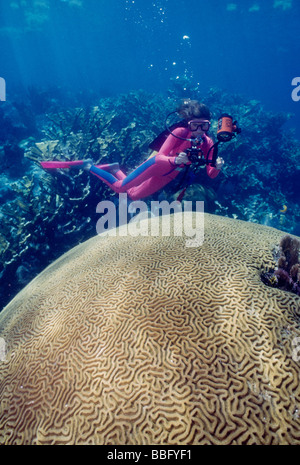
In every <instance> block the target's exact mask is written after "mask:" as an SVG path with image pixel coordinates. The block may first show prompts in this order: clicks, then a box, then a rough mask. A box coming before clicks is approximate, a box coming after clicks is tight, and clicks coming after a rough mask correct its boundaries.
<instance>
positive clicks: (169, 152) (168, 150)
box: [158, 128, 188, 166]
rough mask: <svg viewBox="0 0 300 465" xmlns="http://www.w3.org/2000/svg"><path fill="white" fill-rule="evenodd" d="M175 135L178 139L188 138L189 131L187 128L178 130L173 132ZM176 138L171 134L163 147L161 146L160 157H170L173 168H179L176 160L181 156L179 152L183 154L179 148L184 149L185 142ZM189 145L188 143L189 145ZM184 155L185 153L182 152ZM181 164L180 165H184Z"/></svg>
mask: <svg viewBox="0 0 300 465" xmlns="http://www.w3.org/2000/svg"><path fill="white" fill-rule="evenodd" d="M173 134H175V136H178V137H183V138H185V137H186V136H187V129H186V128H176V129H174V131H173ZM175 136H173V135H172V134H170V135H169V136H168V137H167V139H166V140H165V142H164V143H163V145H162V146H161V148H160V150H159V153H158V155H163V156H165V157H168V161H169V162H170V164H171V165H172V166H178V163H176V158H177V157H178V156H179V154H178V152H182V150H178V149H179V147H180V149H182V145H183V142H184V141H182V140H181V139H177V138H176V137H175ZM187 145H188V143H187ZM182 153H183V152H182ZM182 163H183V162H181V163H180V164H182Z"/></svg>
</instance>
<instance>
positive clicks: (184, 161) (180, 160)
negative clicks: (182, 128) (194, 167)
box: [175, 152, 191, 165]
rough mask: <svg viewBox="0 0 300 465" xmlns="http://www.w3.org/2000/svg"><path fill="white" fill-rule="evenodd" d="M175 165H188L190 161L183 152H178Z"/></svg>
mask: <svg viewBox="0 0 300 465" xmlns="http://www.w3.org/2000/svg"><path fill="white" fill-rule="evenodd" d="M175 164H176V165H189V164H191V161H190V159H189V157H188V156H187V154H186V153H185V152H180V153H179V154H178V156H177V157H176V158H175Z"/></svg>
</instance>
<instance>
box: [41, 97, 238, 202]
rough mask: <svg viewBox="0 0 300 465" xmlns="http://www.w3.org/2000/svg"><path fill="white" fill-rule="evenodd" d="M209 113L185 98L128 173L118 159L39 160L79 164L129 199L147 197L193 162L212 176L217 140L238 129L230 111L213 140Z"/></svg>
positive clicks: (216, 169) (58, 164)
mask: <svg viewBox="0 0 300 465" xmlns="http://www.w3.org/2000/svg"><path fill="white" fill-rule="evenodd" d="M174 113H177V114H179V115H180V116H181V117H182V118H183V119H182V120H181V121H180V122H179V123H175V124H173V125H172V126H170V127H168V124H167V121H168V118H169V117H170V116H171V115H172V114H174ZM210 119H211V113H210V110H209V109H208V107H207V106H206V105H205V104H204V103H200V102H198V101H197V100H190V99H185V100H183V101H182V103H181V104H180V106H179V108H178V109H177V110H176V111H174V112H171V113H170V114H169V115H168V116H167V118H166V130H165V131H164V132H163V133H161V134H160V135H159V136H158V137H157V138H156V139H155V140H154V141H153V142H152V143H151V144H150V148H151V149H152V150H153V152H152V154H151V156H150V157H149V158H148V159H147V160H146V161H144V162H143V163H142V164H141V165H139V166H138V167H137V168H136V169H135V170H133V171H132V172H131V173H130V174H129V175H128V176H126V174H125V173H124V172H123V171H122V170H121V169H120V167H119V164H118V163H112V164H105V165H94V164H93V162H92V160H77V161H73V162H41V166H42V167H43V168H45V169H51V168H71V167H72V166H77V167H82V168H83V169H84V170H86V171H88V172H89V173H91V174H92V175H94V176H96V177H97V178H98V179H100V180H101V181H103V182H104V183H105V184H107V185H108V186H109V187H110V188H111V189H112V190H113V191H114V192H116V193H118V194H119V193H127V195H128V197H129V198H130V199H131V200H140V199H142V198H145V197H148V196H150V195H152V194H154V193H155V192H157V191H158V190H160V189H162V188H163V187H164V186H166V185H167V184H169V183H170V182H171V181H173V180H174V179H175V178H176V177H177V176H178V174H179V173H180V172H182V170H183V169H184V168H187V169H188V168H189V167H190V166H191V165H192V164H194V165H198V166H206V172H207V174H208V176H209V177H210V178H215V177H216V176H218V174H219V173H220V170H221V169H222V166H223V165H224V160H223V158H220V157H218V156H217V154H218V144H219V142H221V141H222V142H225V141H227V140H230V139H231V137H232V136H233V132H239V131H240V130H239V129H237V128H236V126H234V124H235V123H233V124H232V118H231V116H229V115H222V117H221V118H220V120H219V127H218V142H217V143H215V144H214V142H213V141H212V139H211V138H210V137H209V136H208V135H207V133H208V130H209V128H210V124H211V123H210Z"/></svg>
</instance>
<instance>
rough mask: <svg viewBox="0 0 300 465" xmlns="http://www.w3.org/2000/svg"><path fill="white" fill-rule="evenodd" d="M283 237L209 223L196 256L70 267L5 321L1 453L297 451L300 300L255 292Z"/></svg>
mask: <svg viewBox="0 0 300 465" xmlns="http://www.w3.org/2000/svg"><path fill="white" fill-rule="evenodd" d="M175 218H176V221H177V218H178V215H175ZM155 220H157V218H156V219H154V220H152V221H155ZM281 237H282V232H281V231H278V230H274V229H271V228H268V227H265V226H260V225H256V224H251V223H246V222H242V221H237V220H232V219H228V218H222V217H217V216H213V215H207V214H206V215H205V239H204V243H203V245H202V246H199V247H190V248H187V247H186V246H185V245H186V241H185V238H184V237H183V236H182V237H180V236H178V237H176V236H172V237H151V236H148V237H141V236H140V237H131V236H127V237H125V236H124V237H106V238H104V237H100V236H97V237H95V238H92V239H90V240H89V241H87V242H86V243H84V244H81V245H79V246H77V247H76V248H74V249H72V250H71V251H70V252H68V253H67V254H65V255H63V256H62V257H61V258H60V259H59V260H57V261H56V262H54V263H53V264H52V265H51V266H49V267H48V268H47V269H46V270H45V271H44V272H43V273H41V274H40V275H39V276H38V277H37V278H36V279H34V280H33V281H32V282H31V283H30V284H29V285H28V286H27V287H26V288H25V289H24V290H23V291H21V292H20V293H19V294H18V295H17V296H16V297H15V298H14V300H12V301H11V303H10V304H9V305H8V306H7V307H6V308H5V309H4V310H3V312H2V313H1V314H0V336H1V338H3V340H4V341H5V344H6V346H5V347H6V354H5V358H3V359H2V361H0V400H1V412H0V442H1V443H4V444H113V445H117V444H152V445H153V444H164V445H165V444H177V445H190V444H300V412H299V407H300V388H299V362H298V361H297V359H298V357H297V356H295V350H296V349H295V345H294V341H295V340H296V341H297V339H295V338H296V337H299V336H300V331H299V318H298V315H299V303H300V298H299V297H298V296H296V295H294V294H291V293H287V292H284V291H281V290H278V289H272V288H270V287H267V286H265V285H264V284H263V283H262V282H261V280H260V274H261V272H262V271H263V270H264V269H266V268H268V267H271V266H272V265H273V257H272V249H273V246H274V245H276V244H278V242H279V240H280V238H281ZM293 351H294V352H293ZM296 352H297V351H296ZM293 354H294V355H293ZM296 355H297V353H296Z"/></svg>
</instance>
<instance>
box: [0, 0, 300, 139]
mask: <svg viewBox="0 0 300 465" xmlns="http://www.w3.org/2000/svg"><path fill="white" fill-rule="evenodd" d="M299 19H300V2H299V1H296V0H283V1H280V0H242V1H241V0H233V1H232V2H230V1H221V0H210V1H208V0H207V1H203V0H134V1H133V0H109V1H103V0H1V1H0V41H1V67H0V76H1V77H3V78H4V79H5V81H6V92H7V99H9V96H10V93H11V92H12V91H13V90H14V89H17V88H18V89H20V88H21V89H24V91H25V89H26V88H27V87H28V86H40V87H44V88H47V87H49V86H63V87H65V88H67V89H68V90H69V91H71V92H72V91H73V90H74V91H75V90H76V91H77V90H78V89H81V90H84V89H92V90H95V91H96V92H99V93H100V94H101V95H103V96H106V95H116V94H118V93H120V92H127V91H129V90H135V89H144V90H147V91H150V92H162V93H164V92H165V91H166V90H167V89H168V88H169V87H170V84H171V82H172V79H176V78H177V77H182V76H187V77H188V78H190V79H192V81H193V82H195V83H199V88H200V90H203V93H205V91H207V89H209V88H210V87H218V88H221V89H223V90H224V91H226V92H230V93H231V92H232V93H238V94H242V95H244V96H245V98H247V99H249V98H251V99H257V100H259V101H261V102H262V104H263V106H264V108H265V109H266V110H271V111H273V110H274V111H284V112H289V113H293V114H294V116H293V117H292V118H291V120H290V122H289V123H288V126H289V127H293V128H295V130H296V134H297V136H298V137H300V101H299V102H295V101H293V100H292V97H291V92H292V90H293V87H292V85H291V82H292V79H293V78H294V77H297V76H299V75H300V63H299V57H300V43H299V38H298V30H299V24H300V21H299Z"/></svg>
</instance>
